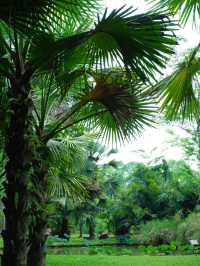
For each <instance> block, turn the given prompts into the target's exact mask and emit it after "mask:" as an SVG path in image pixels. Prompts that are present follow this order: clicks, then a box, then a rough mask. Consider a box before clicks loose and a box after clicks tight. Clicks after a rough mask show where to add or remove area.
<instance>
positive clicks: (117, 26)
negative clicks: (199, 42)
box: [32, 8, 176, 80]
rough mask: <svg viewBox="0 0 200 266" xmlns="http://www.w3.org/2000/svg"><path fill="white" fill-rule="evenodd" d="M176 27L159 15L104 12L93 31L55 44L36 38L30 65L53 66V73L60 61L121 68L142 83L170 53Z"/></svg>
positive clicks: (128, 10) (44, 36) (126, 10)
mask: <svg viewBox="0 0 200 266" xmlns="http://www.w3.org/2000/svg"><path fill="white" fill-rule="evenodd" d="M175 27H176V25H175V23H174V22H173V21H170V20H169V18H168V17H167V16H166V15H162V14H160V13H155V14H152V13H147V14H140V15H134V10H133V9H131V8H120V9H118V10H114V11H113V12H111V13H110V14H109V15H107V11H106V12H105V13H104V15H103V17H102V18H101V19H98V22H97V23H96V24H95V28H94V29H91V30H88V31H86V32H80V33H79V34H74V35H72V36H67V37H64V38H60V39H57V40H55V39H54V38H53V37H52V36H51V35H50V34H47V33H45V34H44V33H42V34H40V35H36V36H35V39H34V40H33V41H34V43H35V47H33V50H32V64H33V65H34V67H36V68H37V67H39V66H40V67H41V65H44V64H49V65H53V66H54V70H55V64H60V63H61V62H63V60H64V61H66V62H68V63H71V61H73V63H74V64H75V65H77V64H86V63H87V64H89V65H90V66H94V65H96V67H97V69H98V68H102V67H105V66H109V65H113V64H115V65H116V64H118V65H119V64H120V65H125V67H126V69H130V70H133V71H134V72H135V73H136V74H137V75H138V76H139V77H140V78H141V79H142V80H146V79H149V78H152V79H154V78H155V72H160V69H161V68H163V67H164V66H165V62H166V59H167V57H168V56H169V55H171V54H172V53H173V46H174V45H176V40H175V36H174V33H173V30H174V29H175ZM77 55H78V56H77ZM53 62H54V63H53Z"/></svg>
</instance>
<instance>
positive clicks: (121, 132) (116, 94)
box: [78, 73, 155, 142]
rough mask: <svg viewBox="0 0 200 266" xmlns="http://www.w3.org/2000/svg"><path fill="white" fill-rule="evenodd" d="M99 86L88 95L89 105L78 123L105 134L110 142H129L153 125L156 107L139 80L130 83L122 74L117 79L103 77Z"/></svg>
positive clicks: (102, 134)
mask: <svg viewBox="0 0 200 266" xmlns="http://www.w3.org/2000/svg"><path fill="white" fill-rule="evenodd" d="M102 76H103V78H102ZM95 82H96V85H95V87H94V88H93V89H91V90H90V91H89V92H87V94H86V95H89V102H88V104H87V105H85V106H84V107H83V108H82V109H81V111H80V114H79V117H81V118H78V119H81V120H84V121H82V122H83V123H86V124H87V125H88V126H89V128H91V127H92V128H95V129H96V130H97V131H99V132H101V136H103V137H104V138H105V139H106V140H111V141H112V142H116V140H119V141H122V142H123V141H125V140H129V139H130V137H131V136H135V135H136V134H137V133H139V132H140V130H141V129H143V127H144V126H145V125H150V124H151V123H152V122H153V119H152V117H153V115H154V112H155V103H153V101H152V99H148V97H147V95H145V96H144V97H143V95H142V93H141V91H140V86H139V85H140V83H138V81H137V80H136V81H133V80H132V81H130V80H129V79H128V78H127V77H126V76H125V75H124V74H122V75H121V76H120V74H119V73H118V74H117V76H114V77H113V74H112V75H111V76H110V75H102V74H101V75H99V77H97V76H96V81H95ZM87 97H88V96H87ZM84 117H85V119H84Z"/></svg>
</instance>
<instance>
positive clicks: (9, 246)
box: [2, 80, 32, 266]
mask: <svg viewBox="0 0 200 266" xmlns="http://www.w3.org/2000/svg"><path fill="white" fill-rule="evenodd" d="M11 86H12V88H11V91H12V96H11V98H12V103H11V115H10V123H9V128H8V129H7V143H6V146H5V151H6V154H7V159H8V162H7V164H6V169H5V170H6V182H5V197H4V199H3V203H4V206H5V209H4V214H5V229H4V230H3V232H2V236H3V240H4V250H3V259H2V265H3V266H26V265H27V253H28V230H29V224H30V212H29V191H28V184H29V179H30V178H31V174H32V164H31V161H32V149H31V147H32V143H31V141H32V125H31V121H32V104H31V103H32V102H31V100H30V99H29V97H28V94H29V89H28V88H26V87H25V86H23V85H21V84H20V83H19V82H18V81H16V80H15V81H14V82H13V84H12V85H11ZM27 87H28V86H27Z"/></svg>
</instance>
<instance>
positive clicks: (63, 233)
mask: <svg viewBox="0 0 200 266" xmlns="http://www.w3.org/2000/svg"><path fill="white" fill-rule="evenodd" d="M59 237H60V238H67V239H68V240H69V239H70V226H69V219H68V217H67V216H65V217H63V218H62V221H61V227H60V232H59Z"/></svg>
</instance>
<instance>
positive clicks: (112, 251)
mask: <svg viewBox="0 0 200 266" xmlns="http://www.w3.org/2000/svg"><path fill="white" fill-rule="evenodd" d="M48 253H49V254H56V255H59V254H60V255H63V254H66V255H96V254H102V255H138V254H141V252H139V251H138V249H137V248H136V247H133V246H127V245H118V246H113V245H112V246H92V247H91V246H90V247H48Z"/></svg>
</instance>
